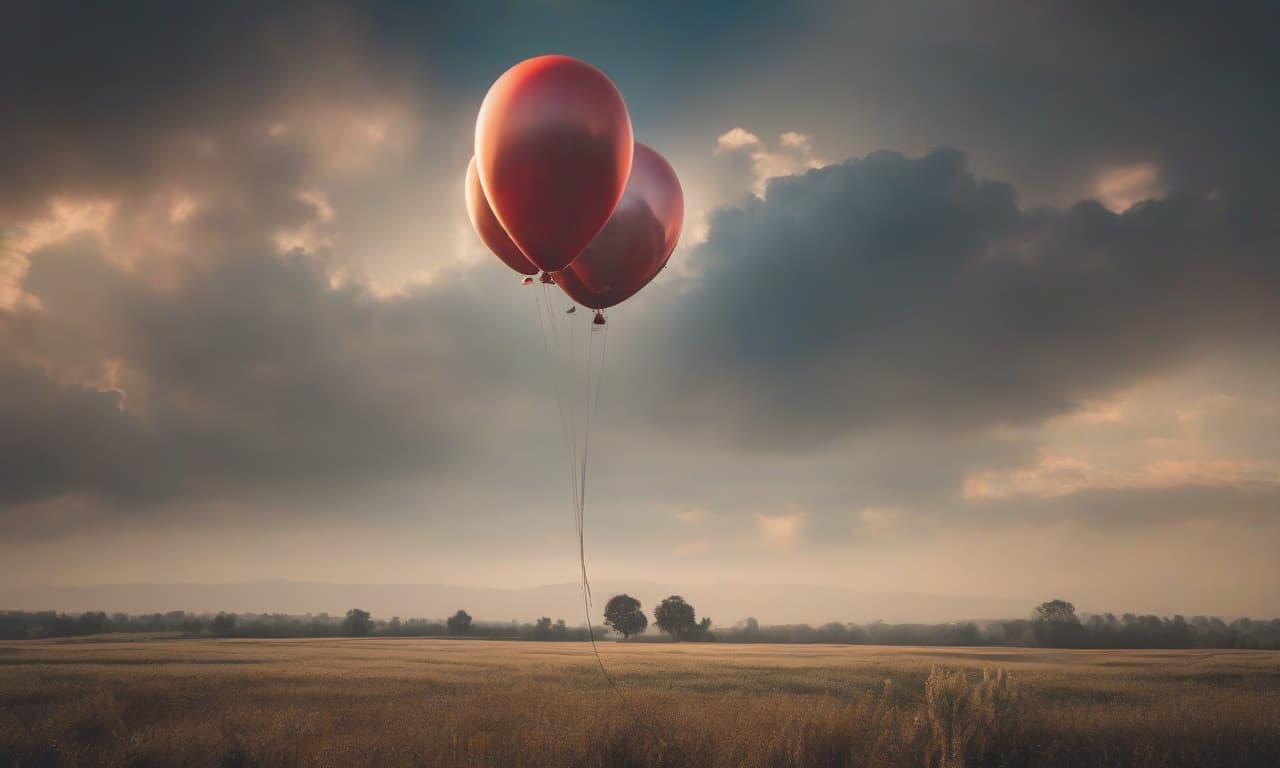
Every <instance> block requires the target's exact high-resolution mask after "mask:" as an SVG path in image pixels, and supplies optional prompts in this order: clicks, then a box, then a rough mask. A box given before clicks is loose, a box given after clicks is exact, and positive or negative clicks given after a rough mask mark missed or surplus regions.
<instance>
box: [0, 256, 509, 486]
mask: <svg viewBox="0 0 1280 768" xmlns="http://www.w3.org/2000/svg"><path fill="white" fill-rule="evenodd" d="M70 275H75V276H78V277H79V278H80V280H88V281H89V283H88V284H89V285H91V286H92V291H91V293H92V299H91V300H88V301H82V299H84V298H85V297H86V296H87V295H88V294H89V293H90V292H87V291H86V290H85V287H86V284H85V283H83V282H81V281H80V280H72V279H67V277H68V276H70ZM27 285H28V288H29V289H31V290H32V291H34V292H35V293H36V295H38V296H40V298H41V301H42V303H43V309H42V310H40V311H38V312H33V311H26V310H20V311H18V312H16V313H11V314H7V315H5V314H0V338H3V339H4V340H5V342H6V345H5V346H6V352H7V353H8V354H6V355H4V356H0V378H3V381H4V387H3V390H2V391H3V392H4V399H3V409H2V410H0V423H3V424H4V427H5V428H4V429H3V430H0V456H3V457H4V460H3V461H0V488H3V491H2V493H3V498H0V503H3V502H20V501H32V500H38V499H41V498H48V497H53V496H57V495H60V494H66V493H76V492H81V493H86V494H90V495H96V496H99V497H101V498H103V499H105V500H108V501H112V502H120V503H124V502H131V503H140V502H148V501H164V500H171V499H173V498H175V497H183V498H195V499H198V498H219V497H234V496H237V495H242V494H243V493H245V492H248V491H253V490H262V489H266V490H272V489H285V490H289V489H294V490H297V491H299V492H302V493H309V494H314V493H317V492H321V493H323V492H326V489H333V488H335V487H341V486H342V485H344V484H360V483H363V482H368V481H371V480H377V479H393V480H394V479H400V478H403V477H406V476H418V475H424V476H428V477H429V476H433V475H436V476H438V475H439V474H440V472H441V471H442V470H444V469H445V468H448V467H451V466H454V465H455V463H456V462H459V461H465V460H466V459H467V456H468V453H469V449H470V447H471V445H472V442H471V441H473V440H475V439H477V437H476V436H477V435H483V434H484V428H483V426H477V425H479V423H480V422H481V421H482V420H483V418H484V416H485V415H486V414H491V413H493V412H494V408H495V407H496V404H500V403H501V402H502V401H503V400H504V398H508V397H509V396H510V395H511V391H510V388H509V387H508V385H507V384H506V383H505V382H509V381H511V380H513V379H514V378H515V377H516V376H517V375H518V374H519V373H521V372H522V371H523V370H525V368H526V367H527V366H528V365H530V363H529V361H528V360H527V359H525V357H526V353H525V352H524V351H522V350H521V348H520V347H521V344H520V342H522V341H524V336H523V335H522V334H520V333H518V332H515V331H514V329H513V328H512V327H510V325H509V324H508V323H506V322H505V321H504V318H503V317H502V316H501V315H500V314H490V315H488V316H487V317H488V320H487V322H484V323H480V322H476V318H477V317H479V315H480V313H479V312H478V308H479V307H480V306H482V303H483V294H484V292H485V291H488V290H492V288H493V286H488V285H478V284H477V282H476V280H475V279H474V278H473V277H470V278H469V277H467V276H463V275H450V276H449V278H448V280H447V284H446V285H445V286H443V287H441V288H425V287H424V288H420V289H417V290H415V291H411V292H410V293H408V294H407V295H405V296H402V297H396V298H376V297H374V296H371V295H369V294H368V293H367V292H365V291H364V290H363V289H362V288H360V287H350V288H336V289H335V288H332V287H331V286H330V285H329V282H328V278H327V276H326V275H325V274H324V273H323V272H322V271H321V269H320V268H319V267H318V265H317V264H316V262H315V261H314V259H312V258H310V257H308V256H307V255H305V254H302V253H294V254H292V255H288V256H285V257H283V258H281V257H278V256H275V255H272V254H266V255H260V256H253V255H250V256H242V257H228V258H225V259H223V260H221V261H220V262H218V263H217V264H216V266H214V267H213V268H212V269H200V270H191V271H188V272H185V273H184V275H183V279H182V281H181V284H180V286H179V287H177V288H176V289H172V288H168V289H155V288H149V287H147V286H145V285H143V284H141V282H140V281H139V280H138V279H137V278H136V277H131V276H128V275H126V274H124V273H122V272H121V271H119V270H118V269H116V268H113V267H110V266H108V265H106V264H104V263H103V262H102V261H101V258H100V256H99V255H98V254H97V253H96V252H95V250H94V249H93V243H92V241H91V240H87V239H81V240H79V241H75V242H72V243H70V244H68V245H66V246H61V247H59V248H51V249H49V250H47V251H44V252H41V253H39V254H37V257H36V258H35V259H33V267H32V273H31V275H30V276H29V278H28V282H27ZM51 355H52V356H53V357H55V358H56V359H58V360H60V361H61V362H62V363H63V368H62V369H63V370H74V369H75V368H76V367H77V366H75V365H73V364H72V363H73V362H74V361H77V360H79V361H81V363H82V364H81V365H80V366H79V367H80V368H88V367H90V366H91V364H92V362H93V361H95V360H108V361H115V362H117V363H118V365H119V370H118V377H119V381H118V382H115V384H116V386H117V387H118V388H119V390H121V391H115V390H114V389H113V388H111V387H108V386H106V385H104V384H96V385H87V386H86V385H81V384H79V383H64V382H59V381H57V380H56V379H55V378H54V377H53V375H52V374H51V373H50V372H49V371H48V370H47V369H46V368H45V367H43V366H41V365H39V364H38V362H37V361H40V360H42V359H48V358H49V357H50V356H51ZM463 392H465V393H466V394H467V396H466V397H465V398H459V393H463ZM445 403H447V404H448V405H447V407H445V406H444V405H443V404H445ZM473 458H474V457H473Z"/></svg>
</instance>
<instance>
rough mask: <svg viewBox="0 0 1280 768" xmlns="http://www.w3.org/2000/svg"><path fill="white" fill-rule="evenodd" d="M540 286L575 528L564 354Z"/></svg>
mask: <svg viewBox="0 0 1280 768" xmlns="http://www.w3.org/2000/svg"><path fill="white" fill-rule="evenodd" d="M541 287H542V291H541V293H542V301H541V302H539V304H538V307H539V309H540V310H545V312H546V313H547V325H549V326H550V328H551V338H552V343H553V345H554V346H555V359H550V360H549V365H548V367H549V368H550V369H551V370H550V373H551V385H552V389H553V390H554V391H555V396H556V411H557V412H558V413H559V415H560V437H561V440H562V441H563V444H564V447H565V452H566V454H567V457H568V459H569V463H568V465H567V467H568V470H569V493H570V495H571V497H572V499H573V512H574V523H575V529H576V524H577V488H576V483H577V480H576V477H575V465H576V464H577V456H576V452H575V451H574V450H573V449H572V448H571V447H570V436H571V435H572V429H571V428H570V426H569V417H568V415H567V414H566V413H565V399H566V398H565V395H566V393H565V392H562V390H563V389H564V388H565V387H564V384H565V377H564V373H563V362H562V361H563V358H564V356H563V353H562V352H561V346H560V329H559V326H558V325H557V324H556V313H555V310H554V308H553V307H552V304H551V291H550V289H549V288H548V287H547V285H546V283H542V284H541ZM549 357H550V356H549V355H544V358H549Z"/></svg>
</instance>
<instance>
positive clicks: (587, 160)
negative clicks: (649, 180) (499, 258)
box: [476, 56, 632, 272]
mask: <svg viewBox="0 0 1280 768" xmlns="http://www.w3.org/2000/svg"><path fill="white" fill-rule="evenodd" d="M631 152H632V136H631V117H630V116H629V115H628V114H627V105H626V104H625V103H624V102H623V100H622V94H620V93H618V89H617V88H615V87H614V85H613V83H612V82H610V80H609V78H607V77H605V76H604V74H603V73H601V72H600V70H598V69H596V68H595V67H593V66H591V65H590V64H587V63H586V62H583V61H579V60H577V59H573V58H570V57H568V56H539V57H537V58H533V59H527V60H525V61H522V62H520V63H519V64H517V65H515V66H514V67H512V68H511V69H508V70H507V71H506V72H505V73H503V75H502V77H499V78H498V80H497V81H496V82H495V83H494V84H493V86H492V87H491V88H489V93H488V94H487V95H486V96H485V97H484V103H482V104H481V105H480V115H479V116H478V117H477V118H476V170H477V171H478V172H479V175H480V183H481V184H482V185H483V187H484V192H485V197H487V198H488V199H489V204H490V205H491V206H492V207H493V212H494V214H495V215H497V217H498V221H500V222H502V227H503V229H505V230H506V231H507V234H508V235H510V236H511V239H512V241H514V242H515V244H516V245H518V246H519V247H520V250H521V251H523V252H524V255H525V256H527V257H528V258H529V261H531V262H533V263H534V265H535V266H537V267H539V268H541V269H543V270H546V271H547V272H554V271H556V270H559V269H564V268H565V267H566V266H567V265H568V264H569V262H571V261H573V260H574V259H575V258H576V257H577V256H578V254H579V253H582V249H583V248H585V247H587V243H590V242H591V240H592V238H594V237H595V236H596V235H597V234H599V233H600V230H601V229H602V228H604V225H605V223H606V222H608V221H609V215H610V214H611V213H613V208H614V206H616V205H617V204H618V200H619V199H620V198H621V197H622V192H623V190H624V189H625V187H626V184H627V176H628V175H629V174H630V173H631Z"/></svg>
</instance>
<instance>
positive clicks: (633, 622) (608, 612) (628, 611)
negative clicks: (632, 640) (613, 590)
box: [604, 595, 649, 640]
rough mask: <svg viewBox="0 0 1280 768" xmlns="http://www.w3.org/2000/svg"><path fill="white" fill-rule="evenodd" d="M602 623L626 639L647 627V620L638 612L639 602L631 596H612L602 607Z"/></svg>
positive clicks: (641, 612) (642, 613)
mask: <svg viewBox="0 0 1280 768" xmlns="http://www.w3.org/2000/svg"><path fill="white" fill-rule="evenodd" d="M604 623H605V626H607V627H612V628H613V630H614V631H616V632H617V633H619V634H620V635H622V639H624V640H625V639H627V638H629V637H631V636H632V635H638V634H640V633H641V632H643V631H645V629H646V628H647V627H648V626H649V618H648V617H647V616H645V615H644V611H642V610H640V601H639V600H637V599H635V598H634V597H632V596H631V595H614V596H613V597H611V598H609V602H608V603H606V604H605V606H604Z"/></svg>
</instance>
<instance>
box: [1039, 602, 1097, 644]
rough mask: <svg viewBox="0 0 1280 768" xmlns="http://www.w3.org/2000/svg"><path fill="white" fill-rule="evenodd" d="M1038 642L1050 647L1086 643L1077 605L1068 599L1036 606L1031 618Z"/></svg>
mask: <svg viewBox="0 0 1280 768" xmlns="http://www.w3.org/2000/svg"><path fill="white" fill-rule="evenodd" d="M1031 630H1032V632H1034V633H1035V636H1036V644H1037V645H1041V646H1045V647H1048V648H1071V647H1076V646H1079V645H1083V644H1084V639H1085V638H1084V627H1083V626H1082V625H1081V624H1080V619H1079V618H1078V617H1077V616H1076V607H1075V606H1074V605H1072V604H1071V603H1069V602H1067V601H1066V600H1049V601H1047V602H1044V603H1041V604H1040V605H1038V606H1036V611H1035V615H1034V616H1033V617H1032V619H1031Z"/></svg>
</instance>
